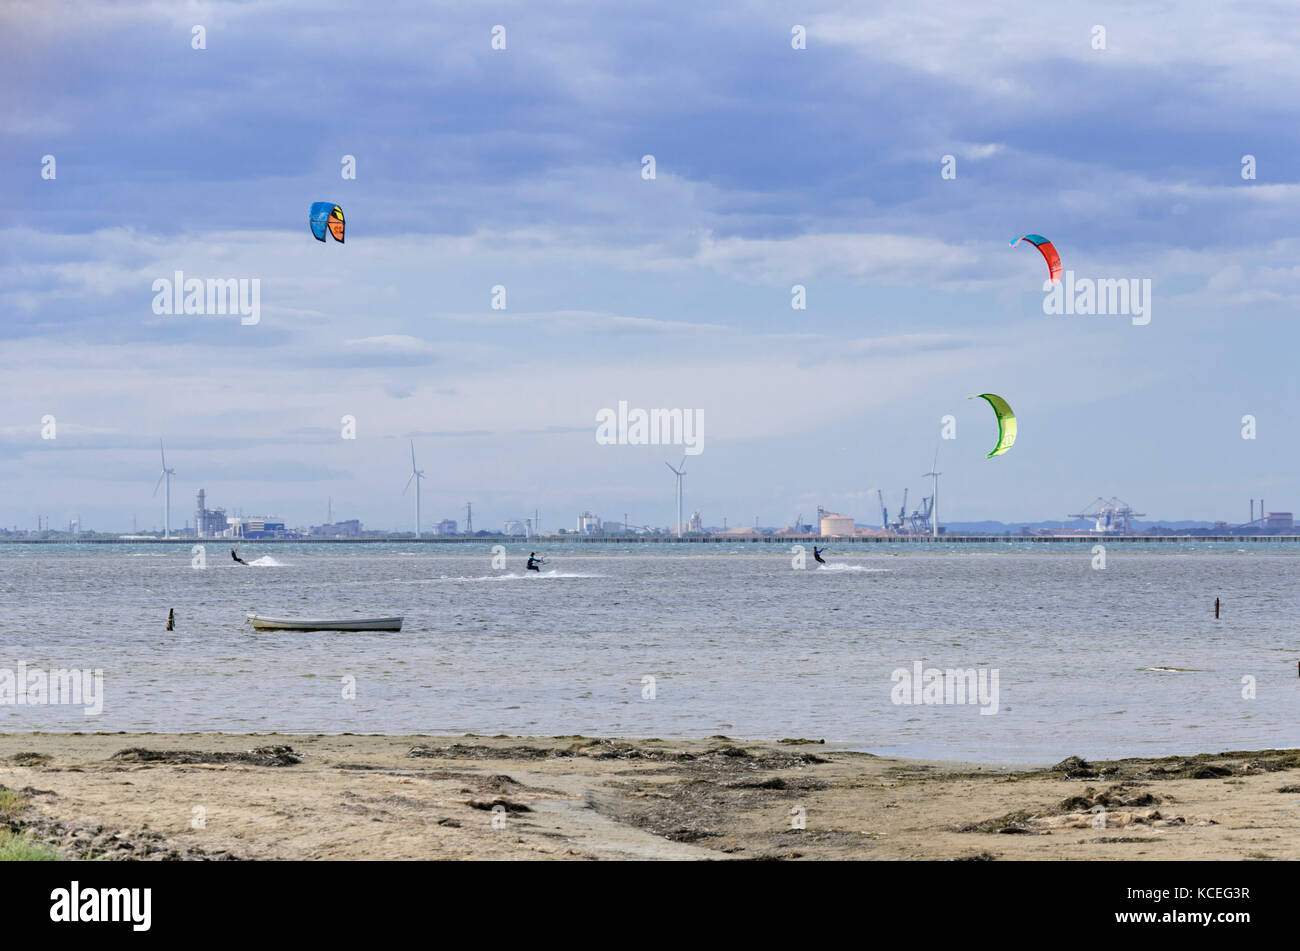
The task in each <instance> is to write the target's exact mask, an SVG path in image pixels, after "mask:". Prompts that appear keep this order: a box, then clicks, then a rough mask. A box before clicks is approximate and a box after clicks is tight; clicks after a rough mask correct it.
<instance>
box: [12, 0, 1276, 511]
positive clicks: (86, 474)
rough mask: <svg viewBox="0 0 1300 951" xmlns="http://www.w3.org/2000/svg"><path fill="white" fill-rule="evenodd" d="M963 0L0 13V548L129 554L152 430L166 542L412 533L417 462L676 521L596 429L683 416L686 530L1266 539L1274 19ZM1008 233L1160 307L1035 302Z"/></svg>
mask: <svg viewBox="0 0 1300 951" xmlns="http://www.w3.org/2000/svg"><path fill="white" fill-rule="evenodd" d="M973 7H974V5H971V4H964V3H958V2H951V0H950V2H930V0H913V2H911V3H908V4H906V5H898V4H888V5H887V4H868V3H862V2H831V0H825V2H822V0H809V2H806V3H801V4H799V5H797V9H796V10H794V11H792V7H791V5H790V4H785V3H775V2H773V3H769V2H762V0H731V2H724V3H721V4H716V5H715V4H694V3H692V4H688V3H680V2H664V3H658V4H654V5H652V6H650V7H647V6H645V5H630V4H610V3H605V4H601V3H590V2H580V0H573V2H557V3H549V4H545V5H540V4H536V3H513V2H493V3H469V2H461V3H440V2H430V0H419V2H403V0H397V2H392V3H386V4H383V5H380V6H376V5H373V4H361V3H351V4H343V3H334V2H329V0H310V2H306V0H304V2H298V0H247V2H211V3H203V2H196V3H163V2H130V0H123V2H116V3H112V4H109V3H85V2H65V0H38V2H28V0H9V2H7V3H6V4H4V5H3V6H2V7H0V54H2V55H0V201H2V203H3V208H4V212H5V213H4V214H3V216H0V248H2V249H3V250H0V355H2V356H0V366H2V368H3V369H2V372H0V485H3V492H0V525H3V526H5V527H10V526H14V525H16V526H18V527H19V528H34V527H35V524H36V519H37V517H38V516H43V517H47V518H49V520H50V521H51V523H52V524H53V525H55V526H56V527H57V526H60V525H66V524H67V521H68V520H69V519H72V518H78V517H79V518H80V521H81V524H82V525H83V526H84V527H86V528H89V529H97V530H103V531H118V530H130V529H131V528H132V526H133V525H134V526H136V527H137V528H138V529H140V530H144V529H147V528H152V527H161V525H162V520H163V503H162V496H163V493H162V491H159V492H158V494H157V496H154V495H153V494H152V493H153V491H154V486H155V483H156V480H157V478H158V476H159V472H160V468H161V462H160V458H159V441H160V440H163V441H165V445H166V450H167V465H168V466H169V467H170V468H172V469H174V470H175V476H174V477H173V480H172V515H171V518H172V524H173V526H174V527H179V526H181V525H183V524H185V522H186V520H191V521H192V519H193V512H194V494H195V492H197V490H198V489H199V488H204V489H205V490H206V493H207V499H208V504H209V505H210V506H218V505H220V506H224V507H225V508H227V509H228V510H229V511H230V512H232V513H234V512H242V513H244V514H248V515H268V516H278V517H280V518H282V519H285V520H286V521H288V522H289V523H290V524H291V525H295V524H302V525H306V524H315V523H319V522H323V521H324V520H325V518H326V515H327V511H330V508H329V506H331V505H332V512H333V515H334V517H335V518H336V519H343V518H360V519H361V520H362V521H363V522H364V523H365V525H366V526H367V527H369V528H379V529H390V528H391V529H399V530H409V529H410V528H411V527H412V523H413V519H414V500H413V497H412V495H413V493H412V492H407V493H406V494H405V495H404V494H403V487H404V485H405V484H406V482H407V481H408V478H409V476H410V471H411V459H410V453H411V445H412V444H413V445H414V451H415V456H416V460H417V464H418V466H419V468H420V469H421V470H423V472H424V473H425V479H424V480H423V482H422V484H421V485H422V489H421V491H422V496H421V512H422V526H421V527H422V528H423V529H424V530H426V531H427V530H429V529H430V528H431V527H432V525H433V524H434V523H435V522H436V521H437V520H439V519H442V518H454V519H460V520H462V521H463V518H464V511H465V504H466V503H467V502H472V503H473V506H474V524H475V528H476V529H481V528H489V529H494V528H499V527H500V526H501V524H502V522H503V520H505V519H512V518H522V517H523V516H525V515H530V514H532V513H533V512H534V511H535V510H540V512H541V516H542V526H543V528H545V529H547V530H553V529H555V528H559V527H565V528H572V527H574V524H575V520H576V517H577V516H578V514H579V513H581V512H583V511H591V512H593V513H595V514H596V515H598V516H600V517H602V518H605V519H608V520H612V521H622V520H623V517H624V513H627V518H628V520H629V521H630V522H631V523H633V524H636V525H653V526H667V525H669V524H671V523H672V522H673V521H674V520H675V517H676V516H675V512H676V509H675V494H674V493H675V477H674V476H673V474H672V473H671V472H669V471H668V470H667V468H666V467H665V465H664V463H665V462H667V463H671V464H672V465H674V466H676V465H678V464H679V463H680V462H681V460H682V457H683V453H682V451H681V449H680V448H679V447H676V446H662V445H661V446H649V445H646V446H643V445H620V444H615V445H607V444H601V443H599V442H598V441H597V439H596V428H597V426H596V419H597V414H598V413H599V412H600V411H601V410H602V409H605V408H615V407H617V406H618V404H619V402H620V401H626V402H627V404H628V405H629V407H632V408H645V409H651V408H662V409H674V408H676V409H683V410H686V411H690V412H696V413H699V414H701V415H702V418H703V443H702V451H701V452H700V453H699V454H698V455H691V456H687V457H686V465H685V468H686V472H687V474H686V476H685V479H684V492H685V508H686V510H687V512H688V513H689V512H690V511H692V510H695V509H698V510H700V512H701V514H702V516H703V519H704V522H705V524H709V525H721V524H723V522H724V519H725V520H726V524H728V525H730V526H735V525H739V524H753V523H754V521H755V520H756V519H757V520H758V521H759V523H761V524H763V525H773V526H781V525H786V524H789V523H791V522H793V521H794V519H795V516H796V515H797V514H800V513H801V514H802V515H803V516H804V520H805V521H808V520H810V516H811V515H812V514H813V513H815V511H816V509H817V506H819V505H821V506H824V507H825V508H826V509H828V510H832V511H837V512H842V513H845V514H848V515H852V516H854V517H855V518H856V519H857V520H858V521H859V522H861V523H864V524H871V523H878V522H879V511H878V508H879V507H878V504H877V501H876V498H877V496H876V490H877V489H879V490H882V491H883V492H884V496H885V500H886V502H887V503H888V504H889V505H890V507H891V509H897V507H898V505H899V504H900V503H901V501H902V491H903V489H904V488H908V489H910V495H909V509H910V508H911V507H913V504H914V503H915V502H917V501H918V499H919V498H920V497H921V496H922V495H928V494H929V480H928V479H925V478H922V476H921V474H922V473H924V472H927V471H928V470H930V468H931V466H932V464H933V463H934V460H935V458H936V453H937V460H938V462H937V468H938V470H939V471H940V472H941V473H942V475H941V477H940V481H939V495H940V521H941V522H946V521H977V520H984V519H996V520H1002V521H1006V522H1017V521H1038V520H1045V519H1063V518H1065V517H1066V516H1067V515H1069V514H1071V513H1074V512H1078V511H1081V510H1082V508H1083V507H1084V506H1086V505H1087V504H1088V503H1089V502H1090V501H1091V500H1093V499H1095V498H1097V497H1098V496H1104V497H1111V496H1118V497H1120V498H1122V499H1124V500H1126V501H1128V502H1129V503H1131V504H1132V505H1133V507H1134V508H1135V509H1136V510H1138V511H1141V512H1144V513H1146V514H1147V516H1148V520H1155V519H1166V520H1175V519H1205V520H1218V519H1222V520H1226V521H1229V522H1234V523H1235V522H1244V521H1246V519H1247V517H1248V515H1249V504H1250V500H1251V499H1252V498H1253V499H1260V498H1263V499H1264V500H1265V502H1266V503H1267V506H1268V508H1269V509H1270V510H1274V511H1277V510H1284V511H1286V510H1297V511H1300V491H1297V490H1298V489H1300V480H1298V479H1297V476H1296V471H1297V462H1300V439H1298V438H1297V436H1300V429H1298V428H1297V426H1296V424H1295V422H1294V421H1293V419H1292V409H1291V407H1292V406H1293V405H1294V404H1295V402H1296V400H1295V397H1296V395H1297V394H1296V391H1297V384H1296V382H1295V372H1294V371H1295V367H1296V363H1297V357H1298V356H1300V332H1298V331H1297V328H1296V325H1295V320H1294V317H1295V309H1296V303H1297V294H1298V293H1300V267H1298V265H1297V254H1298V253H1300V240H1298V239H1297V236H1296V235H1295V234H1294V226H1293V222H1294V221H1295V220H1296V217H1297V211H1298V210H1300V208H1298V206H1300V141H1297V140H1298V139H1300V122H1297V121H1296V120H1297V107H1296V105H1295V99H1294V93H1293V90H1294V89H1295V87H1296V85H1297V82H1300V58H1298V57H1296V56H1295V55H1294V50H1295V49H1296V48H1297V46H1298V45H1300V20H1298V19H1297V18H1296V17H1295V15H1294V6H1293V5H1292V4H1288V3H1282V2H1278V3H1271V2H1251V3H1245V2H1243V3H1236V4H1231V5H1225V4H1222V3H1219V2H1199V0H1182V2H1178V3H1172V2H1170V3H1141V2H1138V3H1135V2H1123V3H1094V4H1089V5H1088V8H1087V10H1078V11H1076V10H1073V9H1067V10H1065V11H1062V10H1060V9H1057V8H1054V7H1050V6H1044V5H1042V4H1040V3H1004V4H1000V5H999V7H1000V8H1001V9H1000V11H999V12H997V13H989V12H983V11H980V10H977V9H974V8H973ZM196 27H201V28H202V30H201V31H200V36H199V37H196V33H195V28H196ZM496 27H502V28H504V33H502V31H501V30H496V31H495V35H496V36H497V37H498V41H497V43H496V45H497V46H500V45H501V43H500V37H502V36H503V37H504V46H505V48H504V49H499V48H494V42H493V41H494V28H496ZM800 28H801V29H800ZM800 36H802V37H804V40H803V42H802V43H801V42H800V40H799V38H800ZM200 38H201V41H202V42H201V43H200ZM196 45H201V46H202V47H203V48H195V46H196ZM798 46H802V47H803V48H796V47H798ZM47 156H52V157H53V161H52V162H51V161H50V159H48V158H47ZM347 156H350V157H351V158H352V162H351V165H352V167H353V168H354V170H355V177H344V176H345V173H346V171H347V168H346V159H345V157H347ZM646 156H653V161H654V174H653V177H650V176H649V174H648V172H647V169H646V164H645V157H646ZM945 157H950V158H947V159H946V158H945ZM1247 157H1250V158H1249V159H1248V158H1247ZM1252 169H1253V177H1250V175H1251V170H1252ZM954 170H955V175H954V174H953V172H954ZM51 172H52V174H51ZM313 201H329V202H336V203H338V204H339V205H340V206H341V207H342V208H343V209H344V212H345V215H346V220H347V233H346V241H345V242H344V243H342V244H340V243H336V242H334V241H332V240H331V241H328V242H326V243H323V244H322V243H320V242H317V241H316V240H314V239H313V237H312V235H311V233H310V230H309V228H308V222H307V217H308V207H309V206H310V204H311V203H312V202H313ZM1026 233H1036V234H1040V235H1044V236H1047V237H1048V238H1050V239H1051V241H1052V242H1053V244H1054V245H1055V247H1056V248H1057V250H1058V251H1059V252H1060V255H1061V258H1062V261H1063V264H1064V267H1065V269H1066V270H1067V272H1069V271H1072V272H1074V276H1075V278H1083V279H1091V280H1101V279H1105V280H1116V279H1125V280H1138V281H1150V287H1151V310H1150V321H1149V322H1148V323H1140V322H1135V321H1134V320H1133V319H1131V318H1130V317H1127V316H1083V315H1068V316H1055V315H1053V316H1049V315H1047V314H1045V313H1044V306H1043V300H1044V297H1045V293H1044V279H1045V278H1046V276H1047V268H1046V266H1045V264H1044V261H1043V259H1042V257H1041V256H1040V255H1039V253H1038V252H1037V251H1036V250H1035V249H1034V248H1033V247H1031V246H1028V245H1025V244H1020V245H1017V246H1015V247H1011V246H1010V242H1011V241H1012V240H1013V239H1015V238H1017V237H1019V236H1020V235H1023V234H1026ZM177 271H181V272H183V274H184V275H185V277H186V278H199V279H202V280H207V279H230V278H233V279H240V280H248V281H254V280H255V281H257V282H259V283H258V286H259V288H260V312H259V315H258V318H259V319H258V320H257V322H256V323H248V322H244V321H241V319H240V317H238V316H230V315H224V316H222V315H198V314H157V313H155V308H154V299H155V296H156V293H155V290H154V282H155V281H157V280H159V279H167V280H171V279H172V277H173V275H174V273H175V272H177ZM795 285H801V286H802V287H803V288H804V289H805V295H806V308H805V309H796V308H794V307H792V301H793V300H794V294H793V291H792V288H793V287H794V286H795ZM496 288H503V289H504V304H505V306H504V309H500V308H494V307H493V303H494V294H496V295H497V300H496V303H498V304H500V303H501V300H500V294H499V292H498V291H495V290H494V289H496ZM985 392H992V393H997V394H1000V395H1002V396H1003V397H1004V398H1005V399H1007V401H1008V402H1009V403H1010V404H1011V405H1012V407H1013V408H1014V409H1015V411H1016V414H1017V417H1018V420H1019V437H1018V440H1017V442H1016V444H1015V446H1014V448H1012V449H1011V451H1009V452H1008V453H1006V454H1005V455H1002V456H998V457H996V458H993V459H987V458H985V456H986V453H987V452H988V451H989V450H990V449H991V448H992V446H993V444H994V442H995V441H996V438H997V424H996V421H995V419H994V417H993V413H992V411H991V409H990V408H989V406H988V404H987V403H985V402H984V401H982V400H975V401H970V400H968V399H967V397H968V396H970V395H972V394H979V393H985ZM947 416H951V417H953V420H952V424H951V426H950V427H949V435H953V434H954V433H955V438H950V439H945V438H941V437H942V429H943V426H944V422H943V421H944V417H947ZM1246 416H1250V417H1253V419H1254V438H1252V439H1247V438H1243V417H1246ZM47 417H53V422H54V429H53V432H52V433H51V430H50V427H49V425H48V422H46V423H43V420H46V419H47ZM344 417H351V418H352V419H354V420H355V438H344V435H345V434H344V425H343V422H342V421H343V419H344ZM50 435H53V437H54V438H47V437H48V436H50Z"/></svg>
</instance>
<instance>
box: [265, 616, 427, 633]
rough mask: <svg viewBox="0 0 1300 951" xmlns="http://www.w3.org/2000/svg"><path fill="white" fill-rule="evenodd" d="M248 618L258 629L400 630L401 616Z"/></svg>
mask: <svg viewBox="0 0 1300 951" xmlns="http://www.w3.org/2000/svg"><path fill="white" fill-rule="evenodd" d="M248 620H250V621H251V622H252V623H253V627H254V628H255V629H256V630H259V631H400V630H401V629H402V618H401V616H400V615H398V616H397V617H353V618H311V617H265V616H264V615H260V614H250V615H248Z"/></svg>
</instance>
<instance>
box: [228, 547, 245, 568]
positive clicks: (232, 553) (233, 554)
mask: <svg viewBox="0 0 1300 951" xmlns="http://www.w3.org/2000/svg"><path fill="white" fill-rule="evenodd" d="M230 557H231V558H233V559H235V561H237V562H239V563H240V564H241V565H246V564H248V562H246V561H244V559H242V558H240V557H239V552H238V551H237V550H236V549H234V548H232V549H230Z"/></svg>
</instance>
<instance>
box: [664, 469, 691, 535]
mask: <svg viewBox="0 0 1300 951" xmlns="http://www.w3.org/2000/svg"><path fill="white" fill-rule="evenodd" d="M664 465H666V466H667V467H668V468H669V469H672V470H673V474H674V475H676V476H677V537H678V538H681V537H682V476H684V475H686V457H685V456H682V461H681V462H680V463H678V465H677V468H676V469H673V466H672V463H670V462H665V463H664Z"/></svg>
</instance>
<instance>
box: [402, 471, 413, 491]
mask: <svg viewBox="0 0 1300 951" xmlns="http://www.w3.org/2000/svg"><path fill="white" fill-rule="evenodd" d="M414 478H415V473H414V472H412V473H411V479H414ZM411 479H407V480H406V485H405V486H404V487H403V488H402V494H403V495H405V494H406V490H407V489H409V488H410V487H411Z"/></svg>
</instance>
